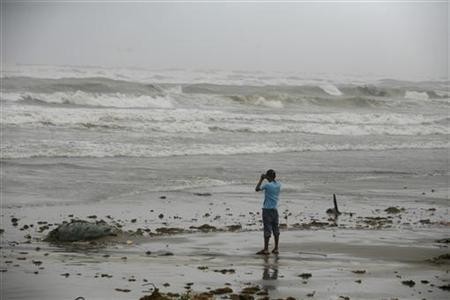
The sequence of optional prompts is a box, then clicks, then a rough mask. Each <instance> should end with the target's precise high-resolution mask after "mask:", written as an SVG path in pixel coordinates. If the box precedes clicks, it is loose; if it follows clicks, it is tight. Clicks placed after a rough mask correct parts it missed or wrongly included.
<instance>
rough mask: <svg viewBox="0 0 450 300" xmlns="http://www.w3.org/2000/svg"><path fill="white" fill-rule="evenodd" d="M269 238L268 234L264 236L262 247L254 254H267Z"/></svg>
mask: <svg viewBox="0 0 450 300" xmlns="http://www.w3.org/2000/svg"><path fill="white" fill-rule="evenodd" d="M269 239H270V236H264V249H262V250H261V251H259V252H257V253H256V254H264V255H267V254H269Z"/></svg>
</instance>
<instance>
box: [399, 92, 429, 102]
mask: <svg viewBox="0 0 450 300" xmlns="http://www.w3.org/2000/svg"><path fill="white" fill-rule="evenodd" d="M405 98H406V99H413V100H428V99H429V96H428V94H427V93H426V92H416V91H406V92H405Z"/></svg>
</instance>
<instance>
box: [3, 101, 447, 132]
mask: <svg viewBox="0 0 450 300" xmlns="http://www.w3.org/2000/svg"><path fill="white" fill-rule="evenodd" d="M448 120H449V118H448V116H447V115H431V116H429V115H420V114H416V115H410V114H399V113H376V114H357V113H330V114H320V113H305V114H290V115H284V114H249V113H235V112H227V111H219V110H209V111H206V110H202V109H170V110H167V109H150V110H149V109H105V108H79V109H71V108H65V107H42V106H37V107H29V106H8V107H4V114H3V117H2V120H1V124H2V125H3V126H15V127H26V128H43V127H49V126H58V127H61V128H79V129H85V130H92V129H110V130H117V131H126V130H132V131H137V132H139V131H155V132H167V133H174V134H175V133H180V134H181V133H208V132H211V131H225V132H237V133H239V132H249V133H283V132H287V133H289V132H299V133H305V134H326V135H348V136H358V135H431V134H444V135H445V134H449V132H450V128H449V127H448V126H447V124H448Z"/></svg>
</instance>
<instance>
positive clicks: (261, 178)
mask: <svg viewBox="0 0 450 300" xmlns="http://www.w3.org/2000/svg"><path fill="white" fill-rule="evenodd" d="M264 179H266V174H261V177H260V178H259V181H258V184H256V187H255V191H257V192H259V191H260V190H261V183H262V182H263V180H264Z"/></svg>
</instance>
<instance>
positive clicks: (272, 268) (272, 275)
mask: <svg viewBox="0 0 450 300" xmlns="http://www.w3.org/2000/svg"><path fill="white" fill-rule="evenodd" d="M262 279H263V283H262V285H263V289H265V290H272V289H275V288H276V284H275V282H273V280H277V279H278V255H275V256H273V257H270V256H268V255H266V256H264V271H263V276H262Z"/></svg>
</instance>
